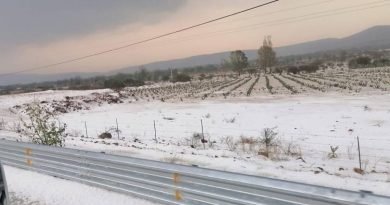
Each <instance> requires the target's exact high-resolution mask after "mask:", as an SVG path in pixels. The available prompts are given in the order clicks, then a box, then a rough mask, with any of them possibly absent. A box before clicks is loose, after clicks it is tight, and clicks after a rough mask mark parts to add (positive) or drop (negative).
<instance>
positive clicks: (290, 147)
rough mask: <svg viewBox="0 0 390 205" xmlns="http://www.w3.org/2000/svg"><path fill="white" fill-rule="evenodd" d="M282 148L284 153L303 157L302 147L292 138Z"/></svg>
mask: <svg viewBox="0 0 390 205" xmlns="http://www.w3.org/2000/svg"><path fill="white" fill-rule="evenodd" d="M282 149H283V153H284V154H285V155H286V156H291V157H302V150H301V147H300V146H299V145H298V144H296V143H295V142H294V140H293V139H291V140H290V141H289V142H287V143H286V144H285V145H282Z"/></svg>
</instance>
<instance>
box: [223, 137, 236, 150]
mask: <svg viewBox="0 0 390 205" xmlns="http://www.w3.org/2000/svg"><path fill="white" fill-rule="evenodd" d="M221 144H226V146H227V148H228V149H229V151H235V150H236V149H237V143H236V142H235V141H234V138H233V137H231V136H228V137H222V138H221Z"/></svg>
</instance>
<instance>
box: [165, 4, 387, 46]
mask: <svg viewBox="0 0 390 205" xmlns="http://www.w3.org/2000/svg"><path fill="white" fill-rule="evenodd" d="M378 3H382V4H380V5H374V4H378ZM370 5H371V6H370ZM387 5H389V3H384V4H383V1H376V2H370V3H364V4H358V5H354V6H350V7H342V8H337V9H330V10H326V11H321V12H315V13H309V14H305V15H301V16H295V17H289V18H282V19H277V20H271V21H265V22H261V23H256V24H250V25H246V26H240V27H236V28H233V29H224V30H219V31H213V32H207V33H202V34H196V35H191V36H187V37H185V38H179V39H173V40H171V41H168V42H175V41H176V40H178V41H177V42H185V41H190V40H195V39H200V38H210V37H215V36H219V35H223V34H225V35H226V34H233V33H238V32H245V31H250V30H256V29H260V28H263V27H264V26H278V25H283V24H290V23H296V22H302V21H307V20H313V19H317V18H323V17H328V16H334V15H341V14H345V13H352V12H357V11H363V10H368V9H373V8H377V7H382V6H387ZM362 6H369V7H363V8H358V7H362ZM330 12H333V13H330ZM197 37H200V38H197Z"/></svg>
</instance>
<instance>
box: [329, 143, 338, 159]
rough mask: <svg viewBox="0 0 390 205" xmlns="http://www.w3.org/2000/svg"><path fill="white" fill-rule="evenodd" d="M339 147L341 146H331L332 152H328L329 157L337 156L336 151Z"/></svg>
mask: <svg viewBox="0 0 390 205" xmlns="http://www.w3.org/2000/svg"><path fill="white" fill-rule="evenodd" d="M338 149H339V146H336V147H333V146H330V153H329V154H328V157H329V159H334V158H337V154H336V151H337V150H338Z"/></svg>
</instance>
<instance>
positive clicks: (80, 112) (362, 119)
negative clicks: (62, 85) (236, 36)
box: [0, 68, 390, 195]
mask: <svg viewBox="0 0 390 205" xmlns="http://www.w3.org/2000/svg"><path fill="white" fill-rule="evenodd" d="M389 89H390V68H371V69H359V70H351V71H345V70H344V71H343V70H340V69H335V70H326V71H323V72H317V73H307V74H287V73H283V74H265V75H264V74H262V75H261V76H257V75H247V74H245V75H241V76H237V75H234V74H229V73H227V74H226V73H225V74H220V75H217V76H216V77H214V78H212V79H208V80H202V81H199V80H193V81H191V82H189V83H176V84H171V83H158V84H152V85H147V86H142V87H137V88H126V89H124V90H122V91H120V92H114V91H111V90H94V91H46V92H39V93H28V94H19V95H7V96H0V113H1V118H0V137H1V138H7V139H13V140H23V141H27V140H28V138H26V136H21V135H20V134H19V133H18V131H19V130H20V129H21V127H22V124H21V122H20V118H25V116H24V114H23V110H24V109H25V108H26V106H27V105H28V104H30V103H32V102H39V103H40V104H41V105H44V106H46V107H48V108H49V109H50V110H52V112H53V113H55V114H56V116H57V118H58V120H60V121H61V122H64V123H66V124H67V125H68V127H67V130H68V132H69V136H68V137H67V138H66V147H69V148H77V149H86V150H94V151H101V152H105V153H115V154H120V155H127V156H134V157H140V158H147V159H154V160H160V161H166V162H170V163H179V164H187V165H193V166H199V167H208V168H213V169H221V170H227V171H234V172H240V173H248V174H254V175H260V176H268V177H275V178H281V179H286V180H292V181H299V182H304V183H310V184H318V185H324V186H331V187H337V188H344V189H351V190H369V191H373V192H375V193H377V194H384V195H390V191H389V190H388V187H389V184H390V137H389V135H388V134H389V132H390V124H389V122H390V121H389V119H390V92H389V91H390V90H389ZM266 128H270V129H269V130H273V132H275V133H277V134H276V136H275V139H274V140H273V141H272V143H271V144H270V146H265V144H264V141H263V139H264V138H263V136H264V129H266ZM103 132H109V133H111V135H112V138H110V139H101V138H99V137H98V136H99V135H100V134H101V133H103ZM357 137H359V139H360V149H361V166H362V170H364V173H361V172H360V170H359V169H358V168H359V166H360V165H359V155H358V149H357V146H358V145H357ZM336 147H337V150H336V151H334V152H332V151H331V149H332V148H333V149H336Z"/></svg>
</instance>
